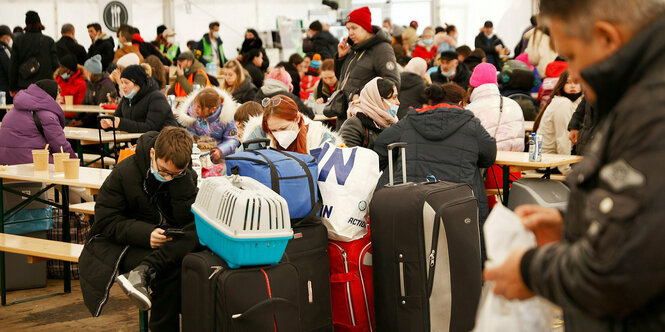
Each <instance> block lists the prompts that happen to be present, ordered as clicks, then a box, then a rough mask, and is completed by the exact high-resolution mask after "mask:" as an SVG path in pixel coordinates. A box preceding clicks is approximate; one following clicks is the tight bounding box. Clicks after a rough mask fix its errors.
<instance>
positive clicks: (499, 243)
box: [474, 204, 556, 332]
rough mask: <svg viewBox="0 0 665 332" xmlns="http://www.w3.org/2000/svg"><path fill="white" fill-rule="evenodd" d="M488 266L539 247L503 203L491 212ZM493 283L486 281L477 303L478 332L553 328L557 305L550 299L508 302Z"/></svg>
mask: <svg viewBox="0 0 665 332" xmlns="http://www.w3.org/2000/svg"><path fill="white" fill-rule="evenodd" d="M483 230H484V232H485V247H486V248H487V258H488V260H487V262H486V263H485V266H486V267H495V266H499V265H501V264H503V262H504V261H505V260H506V258H507V257H508V255H509V254H510V253H511V252H512V251H513V250H515V249H518V248H532V247H535V246H536V238H535V237H534V235H533V233H531V232H530V231H528V230H526V229H525V228H524V226H522V222H521V221H520V219H519V217H517V216H516V215H515V213H513V212H512V211H510V210H509V209H508V208H506V207H505V206H503V205H501V204H497V205H496V206H495V207H494V209H493V210H492V213H490V215H489V217H488V218H487V221H486V222H485V226H484V227H483ZM493 289H494V283H493V282H486V283H485V285H484V286H483V294H482V297H481V299H480V304H479V305H478V314H477V316H476V327H475V329H474V331H476V332H494V331H496V332H505V331H511V332H540V331H551V330H552V326H553V323H554V315H555V313H556V307H555V306H554V305H552V304H551V303H550V302H548V301H547V300H545V299H543V298H540V297H533V298H530V299H528V300H525V301H508V300H506V299H505V298H504V297H502V296H498V295H494V293H493V292H492V291H493Z"/></svg>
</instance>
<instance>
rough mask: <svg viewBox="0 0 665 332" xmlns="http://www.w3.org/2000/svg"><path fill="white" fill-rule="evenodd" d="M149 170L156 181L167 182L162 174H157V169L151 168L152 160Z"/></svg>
mask: <svg viewBox="0 0 665 332" xmlns="http://www.w3.org/2000/svg"><path fill="white" fill-rule="evenodd" d="M150 171H151V172H152V176H154V177H155V179H156V180H157V181H159V182H162V183H165V182H169V180H167V179H165V178H164V177H163V176H161V175H160V174H159V171H157V170H156V169H153V167H152V162H150Z"/></svg>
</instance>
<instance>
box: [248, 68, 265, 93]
mask: <svg viewBox="0 0 665 332" xmlns="http://www.w3.org/2000/svg"><path fill="white" fill-rule="evenodd" d="M243 67H245V69H246V70H247V72H248V73H249V76H250V77H251V78H252V83H253V84H254V86H255V87H257V88H260V87H262V86H263V80H264V79H265V75H264V74H263V71H261V69H259V68H257V67H256V66H255V65H254V64H253V63H251V62H250V63H248V64H246V65H244V66H243Z"/></svg>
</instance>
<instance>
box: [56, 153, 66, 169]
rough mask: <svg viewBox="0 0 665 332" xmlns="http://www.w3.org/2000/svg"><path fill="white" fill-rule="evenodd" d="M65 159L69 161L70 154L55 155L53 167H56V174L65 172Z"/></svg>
mask: <svg viewBox="0 0 665 332" xmlns="http://www.w3.org/2000/svg"><path fill="white" fill-rule="evenodd" d="M65 159H69V152H58V153H54V154H53V165H54V166H55V171H56V172H64V171H65V165H64V164H63V163H62V161H63V160H65Z"/></svg>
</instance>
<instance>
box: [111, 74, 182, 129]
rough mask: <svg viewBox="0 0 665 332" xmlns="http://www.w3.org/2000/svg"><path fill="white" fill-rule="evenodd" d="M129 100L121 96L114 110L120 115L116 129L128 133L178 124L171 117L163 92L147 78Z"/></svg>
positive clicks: (171, 112) (116, 114)
mask: <svg viewBox="0 0 665 332" xmlns="http://www.w3.org/2000/svg"><path fill="white" fill-rule="evenodd" d="M147 82H148V83H146V85H145V86H143V88H141V90H139V91H138V92H137V93H136V95H135V96H134V98H132V99H131V100H129V99H127V98H122V101H120V103H119V104H118V109H116V110H115V114H114V115H115V116H117V117H120V125H119V126H118V130H122V131H126V132H130V133H147V132H149V131H152V130H155V131H160V130H162V128H164V127H166V126H176V127H177V126H178V122H176V120H175V118H174V117H173V111H171V106H169V102H168V101H167V100H166V97H165V96H164V94H162V93H161V92H159V88H158V87H157V84H155V83H154V81H153V80H148V81H147Z"/></svg>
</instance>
